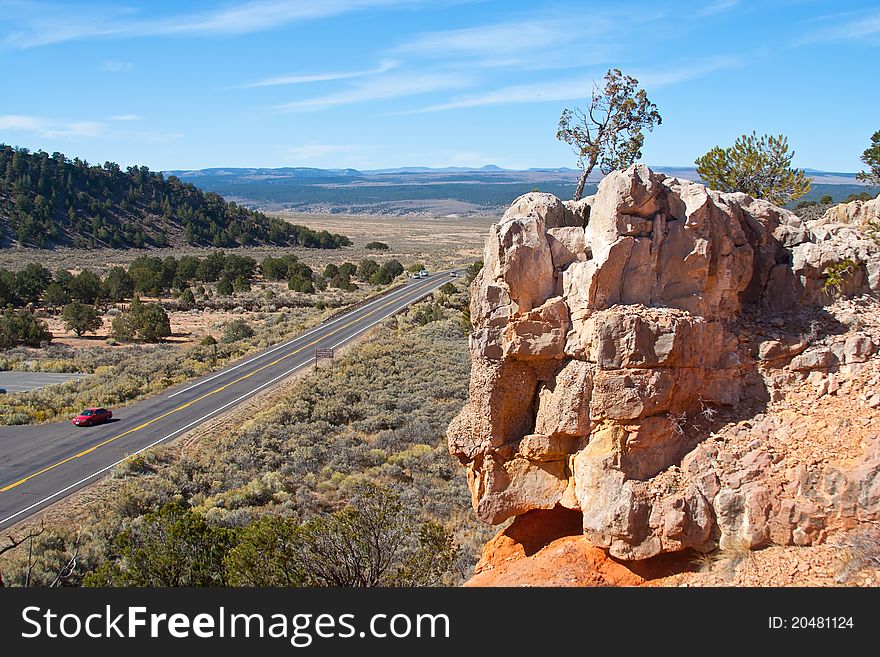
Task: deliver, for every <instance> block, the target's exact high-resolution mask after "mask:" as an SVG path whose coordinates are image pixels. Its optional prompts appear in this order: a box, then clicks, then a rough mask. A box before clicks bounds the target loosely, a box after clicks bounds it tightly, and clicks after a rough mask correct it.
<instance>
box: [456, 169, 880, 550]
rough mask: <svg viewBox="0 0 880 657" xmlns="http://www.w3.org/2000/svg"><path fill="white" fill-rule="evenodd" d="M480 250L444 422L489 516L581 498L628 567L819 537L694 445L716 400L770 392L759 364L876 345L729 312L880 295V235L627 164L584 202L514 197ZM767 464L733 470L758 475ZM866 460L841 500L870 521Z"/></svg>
mask: <svg viewBox="0 0 880 657" xmlns="http://www.w3.org/2000/svg"><path fill="white" fill-rule="evenodd" d="M484 261H485V266H484V268H483V269H482V271H481V272H480V274H479V275H478V276H477V278H476V279H475V281H474V283H473V284H472V288H471V292H472V294H471V320H472V323H473V334H472V338H471V343H470V348H471V353H472V378H471V385H470V398H469V401H468V404H467V405H466V406H465V408H464V409H463V410H462V412H461V413H460V415H459V416H458V417H457V418H456V419H455V420H454V421H453V422H452V423H451V425H450V427H449V430H448V440H449V448H450V451H451V453H452V454H454V455H455V456H457V457H458V458H459V460H460V461H461V462H462V463H463V464H465V465H466V466H467V470H468V483H469V486H470V490H471V494H472V498H473V506H474V509H475V511H476V513H477V514H478V516H479V517H480V518H481V519H483V520H485V521H486V522H489V523H493V524H498V523H501V522H503V521H504V520H506V519H508V518H510V517H512V516H516V515H521V514H524V513H526V512H529V511H533V510H536V509H544V510H551V509H554V508H556V507H564V508H567V509H573V510H577V511H579V512H580V513H581V520H582V531H583V534H584V535H585V536H586V537H587V538H588V539H589V541H590V542H591V543H592V544H593V545H595V546H598V547H600V548H603V549H604V550H606V551H607V552H608V553H609V554H610V555H611V556H613V557H615V558H619V559H625V560H642V559H647V558H650V557H654V556H656V555H658V554H661V553H666V552H676V551H680V550H684V549H687V548H693V549H697V550H710V549H712V548H714V547H715V546H717V545H718V544H719V543H721V544H722V545H723V544H725V543H731V542H739V541H746V542H747V543H748V544H749V545H751V546H757V545H760V544H761V543H762V542H766V541H770V540H785V541H789V542H796V543H802V542H804V541H807V542H808V541H810V540H812V539H813V538H815V537H817V536H818V535H819V532H818V531H813V529H811V525H810V521H808V520H804V518H805V517H807V518H808V517H809V516H810V513H811V511H810V508H808V505H806V504H803V505H802V506H801V507H799V508H795V507H792V506H791V505H789V506H785V507H784V505H782V504H781V502H780V500H781V497H780V495H778V494H777V493H778V491H777V489H776V488H772V487H769V486H768V485H763V484H762V483H761V478H760V477H754V478H750V477H751V475H743V476H742V477H739V479H738V480H736V481H734V480H732V479H731V478H730V477H728V476H727V473H728V472H730V471H731V470H730V468H725V467H718V464H717V463H716V462H715V461H714V460H713V454H712V453H711V451H706V450H707V449H708V447H706V446H704V445H701V444H700V443H701V441H702V440H703V439H704V438H705V437H706V433H705V432H708V431H709V429H708V428H706V427H708V426H709V425H710V424H711V420H712V418H713V417H714V416H715V415H716V414H717V413H718V409H725V408H726V409H731V410H736V409H737V408H739V407H740V406H746V405H748V403H749V402H750V401H754V400H766V399H767V398H768V397H769V396H770V394H771V393H772V391H769V390H768V388H772V385H770V386H768V383H767V381H766V380H765V376H764V374H763V373H764V371H765V370H767V371H770V370H772V369H773V368H774V367H776V368H785V371H786V372H793V373H794V374H792V375H793V376H803V377H807V376H810V374H809V373H810V372H814V371H820V372H822V373H827V372H828V371H829V370H830V369H833V368H835V367H838V366H840V365H846V366H849V365H852V366H853V367H858V365H857V364H858V363H860V362H861V363H864V361H865V360H866V359H868V358H870V357H872V356H873V354H874V353H875V352H876V351H877V343H876V342H874V341H873V339H872V338H871V336H867V335H865V336H861V337H853V338H852V339H851V340H850V339H847V340H844V342H843V343H842V344H841V345H840V346H839V347H837V348H836V351H835V349H832V348H830V347H829V348H828V349H825V350H823V349H811V348H810V347H811V345H810V343H809V342H810V341H809V340H804V341H788V340H764V342H763V343H761V344H760V346H759V347H758V346H754V345H752V344H751V337H750V336H749V335H743V334H742V333H741V331H739V329H738V327H737V323H738V322H739V321H740V319H741V316H742V314H743V312H744V310H746V309H749V311H750V312H751V311H756V312H762V313H767V314H777V315H778V314H781V313H786V312H791V311H792V310H794V309H798V308H802V307H804V306H805V305H808V304H822V303H826V302H828V301H830V300H831V299H832V297H833V296H835V295H850V296H851V295H858V294H876V293H878V292H880V246H878V244H877V242H876V241H874V240H873V239H871V238H870V237H869V236H867V235H866V234H865V233H864V232H862V231H860V230H859V229H858V227H857V226H854V225H852V224H851V223H847V224H841V223H834V222H828V221H822V222H815V223H814V224H805V223H804V222H802V221H801V220H800V219H799V218H798V217H797V216H795V215H794V214H792V213H791V212H788V211H786V210H784V209H781V208H777V207H775V206H773V205H771V204H769V203H767V202H765V201H760V200H755V199H752V198H751V197H749V196H747V195H744V194H726V193H720V192H716V191H712V190H709V189H707V188H706V187H704V186H703V185H700V184H697V183H693V182H690V181H687V180H681V179H677V178H671V177H667V176H665V175H663V174H658V173H654V172H653V171H651V170H650V169H648V168H647V167H645V166H642V165H635V166H632V167H630V168H629V169H627V170H625V171H618V172H615V173H612V174H611V175H609V176H607V177H606V178H605V179H604V180H603V181H602V183H601V184H600V185H599V189H598V191H597V193H596V194H595V195H594V196H591V197H588V198H586V199H583V200H582V201H579V202H566V203H563V202H561V201H560V200H559V199H557V198H555V197H553V196H551V195H549V194H539V193H531V194H527V195H525V196H523V197H520V198H519V199H517V200H516V201H515V202H514V203H513V205H512V206H511V207H510V209H509V210H508V211H507V212H506V213H505V214H504V216H503V218H502V219H501V221H500V222H499V223H498V224H496V225H494V226H493V227H492V229H491V231H490V235H489V237H488V239H487V242H486V247H485V255H484ZM841 262H844V263H845V267H842V268H841V275H840V276H837V277H836V278H834V279H833V280H834V286H833V289H832V288H831V287H830V286H829V284H828V281H829V280H831V277H830V272H832V270H834V267H836V266H837V264H836V263H841ZM837 352H839V353H837ZM771 376H775V375H771ZM700 426H703V429H704V432H703V433H701V429H700ZM766 458H767V455H766V454H763V453H761V452H759V451H756V452H755V453H754V454H753V455H752V457H751V460H749V461H748V462H747V463H745V464H743V463H737V464H736V465H737V467H738V468H740V469H742V470H744V471H746V472H752V473H755V472H757V473H758V474H760V471H761V468H762V467H763V466H764V462H765V460H766ZM866 468H867V469H866V471H865V472H864V473H862V474H861V475H859V477H861V479H859V481H858V482H856V483H852V484H851V489H852V491H853V493H852V495H855V496H856V497H858V496H859V495H862V496H863V497H864V498H865V499H864V500H863V502H864V503H865V505H867V506H866V507H865V508H866V510H865V511H864V514H866V515H871V514H874V515H876V513H877V506H878V500H877V487H878V486H880V478H878V471H880V468H873V469H872V467H867V466H866ZM829 476H832V475H829ZM734 484H736V485H734ZM857 491H858V492H857ZM852 495H851V496H850V497H852ZM848 499H849V498H848ZM860 499H861V498H860ZM848 503H855V502H852V500H850V502H848ZM783 507H784V508H783ZM816 513H818V512H816ZM786 514H787V520H786V519H783V518H784V517H785V516H786ZM814 515H815V514H814ZM771 517H772V518H771ZM774 523H776V524H774ZM814 524H815V523H814ZM811 532H812V533H811Z"/></svg>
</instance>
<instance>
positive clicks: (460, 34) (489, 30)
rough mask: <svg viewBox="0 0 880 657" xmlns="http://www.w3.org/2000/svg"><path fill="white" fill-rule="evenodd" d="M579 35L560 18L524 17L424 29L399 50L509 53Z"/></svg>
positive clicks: (435, 53) (450, 53) (444, 53)
mask: <svg viewBox="0 0 880 657" xmlns="http://www.w3.org/2000/svg"><path fill="white" fill-rule="evenodd" d="M576 39H579V35H578V34H576V33H575V31H574V30H571V29H566V25H565V24H564V23H562V22H561V21H522V22H513V23H499V24H496V25H485V26H481V27H468V28H464V29H460V30H447V31H441V32H424V33H422V34H419V35H417V36H416V37H415V38H414V39H412V40H411V41H409V42H407V43H404V44H403V45H401V46H398V47H397V48H396V50H397V51H398V52H403V53H411V54H416V55H431V56H438V55H439V56H442V57H449V56H455V55H492V56H493V57H496V56H498V55H508V54H511V53H515V54H521V53H522V52H523V49H524V46H526V48H525V49H526V50H528V51H530V52H534V51H535V50H539V49H541V48H546V47H549V46H557V45H560V44H563V43H568V42H571V41H574V40H576Z"/></svg>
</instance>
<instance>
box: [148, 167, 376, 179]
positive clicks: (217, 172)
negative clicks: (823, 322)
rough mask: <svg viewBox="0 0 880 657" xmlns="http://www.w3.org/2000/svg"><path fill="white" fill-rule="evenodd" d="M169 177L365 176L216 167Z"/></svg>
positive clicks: (331, 171)
mask: <svg viewBox="0 0 880 657" xmlns="http://www.w3.org/2000/svg"><path fill="white" fill-rule="evenodd" d="M164 173H166V174H168V175H169V176H177V177H178V178H180V179H185V178H193V177H208V176H217V177H226V176H231V177H239V178H250V179H254V180H259V179H271V178H303V179H314V178H333V177H337V176H338V177H340V178H351V177H360V176H363V175H364V174H363V173H361V172H360V171H358V170H357V169H315V168H313V167H281V168H278V169H263V168H258V169H248V168H235V167H215V168H212V169H197V170H193V171H183V170H177V171H165V172H164Z"/></svg>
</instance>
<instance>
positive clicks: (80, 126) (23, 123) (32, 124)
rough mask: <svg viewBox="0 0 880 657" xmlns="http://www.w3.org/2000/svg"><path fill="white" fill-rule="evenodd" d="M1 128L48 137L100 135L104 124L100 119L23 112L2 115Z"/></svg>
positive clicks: (0, 116) (0, 118) (0, 117)
mask: <svg viewBox="0 0 880 657" xmlns="http://www.w3.org/2000/svg"><path fill="white" fill-rule="evenodd" d="M0 130H10V131H16V132H27V133H31V134H35V135H39V136H40V137H45V138H48V139H56V138H70V137H98V136H100V135H101V134H102V133H103V131H104V126H103V124H101V123H100V122H98V121H65V120H59V119H49V118H45V117H41V116H25V115H21V114H6V115H0Z"/></svg>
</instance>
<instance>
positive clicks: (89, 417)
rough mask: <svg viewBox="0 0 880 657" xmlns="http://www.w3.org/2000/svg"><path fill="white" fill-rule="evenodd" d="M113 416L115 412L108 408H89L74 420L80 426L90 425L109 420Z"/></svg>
mask: <svg viewBox="0 0 880 657" xmlns="http://www.w3.org/2000/svg"><path fill="white" fill-rule="evenodd" d="M111 417H113V413H111V412H110V411H108V410H107V409H106V408H87V409H86V410H84V411H83V412H82V413H80V414H79V415H77V416H76V417H75V418H73V420H72V422H73V423H74V424H75V425H76V426H78V427H90V426H92V425H93V424H101V423H102V422H109V421H110V418H111Z"/></svg>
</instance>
